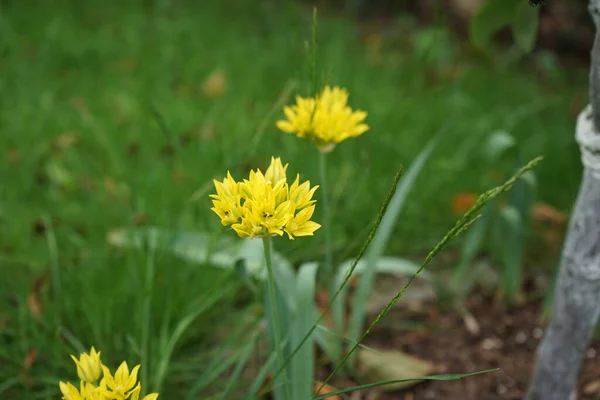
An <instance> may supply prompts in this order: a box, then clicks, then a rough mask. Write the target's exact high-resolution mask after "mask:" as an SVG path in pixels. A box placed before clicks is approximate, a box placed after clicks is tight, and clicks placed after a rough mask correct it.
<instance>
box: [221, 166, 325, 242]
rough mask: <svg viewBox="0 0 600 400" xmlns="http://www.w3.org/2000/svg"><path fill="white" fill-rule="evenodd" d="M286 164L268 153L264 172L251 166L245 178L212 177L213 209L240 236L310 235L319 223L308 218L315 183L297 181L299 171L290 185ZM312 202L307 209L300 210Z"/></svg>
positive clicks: (228, 174) (315, 188)
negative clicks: (219, 179)
mask: <svg viewBox="0 0 600 400" xmlns="http://www.w3.org/2000/svg"><path fill="white" fill-rule="evenodd" d="M287 167H288V164H285V165H284V164H283V163H282V162H281V159H280V158H279V157H277V158H275V157H271V164H270V165H269V167H268V168H267V170H266V172H265V174H263V173H262V172H261V171H260V170H258V169H257V170H256V171H254V170H253V171H250V174H249V176H248V179H244V180H243V182H235V181H234V180H233V178H231V174H230V173H229V172H228V173H227V178H225V179H224V180H223V182H219V181H217V180H215V181H214V183H215V188H216V190H217V194H216V195H214V194H213V195H210V197H211V198H212V199H213V205H214V207H213V208H212V210H213V211H214V212H215V213H216V214H217V215H218V216H219V218H220V219H221V223H222V224H223V225H225V226H227V225H231V228H232V229H233V230H234V231H235V232H236V233H237V234H238V236H240V237H243V238H256V237H265V236H273V235H279V236H282V235H283V233H284V232H287V233H288V237H289V238H290V239H293V238H294V235H296V236H307V235H312V234H313V232H314V231H315V230H317V229H318V228H319V227H320V225H319V224H317V223H315V222H312V221H309V220H310V218H311V217H312V214H313V211H314V205H313V204H314V203H315V202H316V200H312V196H313V194H314V193H315V190H317V188H318V186H315V187H313V188H311V187H310V182H308V181H307V182H304V183H302V184H300V176H299V175H298V176H297V177H296V181H295V182H294V183H293V184H292V186H291V187H290V186H289V185H288V183H287V177H286V171H287ZM233 188H235V189H233ZM232 199H234V200H232ZM231 204H233V205H231ZM311 206H312V208H311V209H310V212H303V211H304V210H306V209H307V208H310V207H311ZM224 210H226V211H228V212H227V213H226V212H224ZM232 214H233V215H235V218H233V217H232Z"/></svg>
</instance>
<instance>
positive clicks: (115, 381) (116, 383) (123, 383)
mask: <svg viewBox="0 0 600 400" xmlns="http://www.w3.org/2000/svg"><path fill="white" fill-rule="evenodd" d="M139 369H140V366H139V365H136V366H135V367H133V370H132V371H131V373H129V367H128V366H127V362H126V361H123V362H122V363H121V365H120V366H119V368H117V371H116V372H115V375H114V376H113V375H112V374H111V373H110V371H109V369H108V368H106V367H105V366H102V370H103V371H104V381H105V383H106V387H107V390H103V393H102V394H103V395H104V396H105V397H107V398H109V399H114V400H125V399H127V398H128V397H129V395H130V394H131V393H133V390H134V389H135V384H136V382H137V373H138V370H139Z"/></svg>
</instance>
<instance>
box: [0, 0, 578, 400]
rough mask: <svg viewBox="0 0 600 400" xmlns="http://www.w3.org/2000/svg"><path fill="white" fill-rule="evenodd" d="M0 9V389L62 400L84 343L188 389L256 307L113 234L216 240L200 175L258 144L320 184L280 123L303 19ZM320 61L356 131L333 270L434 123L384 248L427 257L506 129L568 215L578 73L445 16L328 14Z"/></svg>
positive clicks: (310, 245)
mask: <svg viewBox="0 0 600 400" xmlns="http://www.w3.org/2000/svg"><path fill="white" fill-rule="evenodd" d="M8 3H9V2H3V3H0V4H1V5H0V98H1V103H0V104H1V107H0V129H1V132H2V133H1V135H0V149H1V150H2V154H0V238H1V239H0V396H1V397H5V396H6V397H7V398H24V399H30V398H31V399H33V398H41V399H45V398H56V396H57V386H56V382H57V381H58V380H59V379H65V376H70V375H71V373H72V362H71V360H70V359H69V358H68V354H78V353H80V352H82V351H87V350H89V346H90V345H92V344H93V345H94V346H96V348H97V349H102V351H103V355H104V354H105V355H106V356H105V357H106V361H107V362H113V363H114V362H116V361H117V360H119V361H120V360H122V359H127V360H128V361H130V362H131V364H135V363H137V362H138V361H139V360H141V361H142V363H144V365H147V363H150V364H151V365H153V368H151V369H147V370H146V372H144V369H142V372H141V373H142V374H150V373H151V374H152V376H150V377H148V376H143V377H142V379H143V380H144V382H148V383H147V385H148V386H149V387H148V389H149V390H161V391H162V392H161V393H166V394H168V395H165V398H177V397H178V396H183V395H184V394H188V392H187V391H186V390H185V387H188V388H189V387H191V386H193V384H194V383H197V382H198V380H199V376H203V377H205V378H206V377H210V376H209V375H207V374H210V373H211V372H213V371H214V370H215V365H214V363H211V360H213V362H214V360H215V359H216V358H215V356H216V355H217V354H219V350H218V349H217V350H209V349H212V348H213V347H215V346H216V345H217V343H220V342H221V341H222V340H224V337H225V334H224V333H222V332H227V333H229V331H231V330H232V329H233V330H235V329H237V328H235V329H234V328H231V326H234V325H233V324H238V323H239V320H240V318H241V314H243V315H247V314H248V313H251V312H252V310H244V309H243V308H242V307H241V306H240V303H244V302H245V300H247V299H244V298H243V297H244V296H246V294H245V292H241V293H242V294H240V291H239V289H240V286H241V284H240V283H238V282H239V280H238V278H237V277H236V276H234V274H231V273H229V272H226V271H221V270H215V269H212V268H206V267H202V266H198V265H197V264H193V263H187V262H185V261H182V260H181V259H177V258H174V257H171V256H169V255H168V254H165V253H164V252H162V251H161V250H160V248H159V249H155V248H154V247H153V246H148V249H154V250H153V251H138V252H136V251H123V250H120V249H115V248H114V247H111V246H110V245H109V244H108V243H107V240H106V237H107V234H108V233H109V232H110V231H112V230H113V229H116V228H119V227H125V226H136V225H143V224H146V225H150V226H160V227H164V228H167V229H176V230H181V231H209V232H215V234H218V235H220V234H223V233H224V230H223V229H222V227H221V226H220V224H219V221H218V218H216V217H215V215H213V214H212V213H211V212H210V211H209V207H210V203H209V200H208V194H209V193H210V192H211V190H212V183H211V182H212V179H213V178H216V177H219V178H220V177H222V176H223V171H225V170H226V169H230V170H231V172H232V174H234V176H238V177H239V176H242V175H244V174H245V173H246V171H247V170H248V169H249V168H256V167H260V168H265V167H266V165H267V164H268V161H269V159H270V157H271V156H272V155H275V156H281V157H282V158H283V159H284V161H285V162H289V163H290V164H291V165H293V166H294V170H296V171H300V172H301V173H302V174H303V179H310V180H311V181H313V182H318V180H319V179H318V177H319V168H318V164H317V163H316V162H315V157H314V149H313V147H312V145H311V144H310V143H302V142H301V141H298V140H297V139H296V138H294V137H293V136H292V135H285V134H282V133H281V132H280V131H279V130H277V129H276V128H275V125H274V124H275V121H276V120H277V119H278V118H280V117H281V106H282V105H283V104H287V103H289V102H291V96H293V94H294V93H296V92H298V93H303V94H306V93H308V92H309V90H310V88H309V87H308V82H309V80H308V77H309V74H310V66H309V65H308V62H307V60H308V58H307V54H306V44H305V42H306V41H307V40H309V38H310V27H311V19H312V15H311V12H310V10H309V9H305V8H303V7H301V6H300V5H297V4H295V3H287V2H278V1H266V2H261V3H260V4H258V3H255V2H250V1H242V0H235V1H229V2H227V6H225V5H218V2H189V4H186V3H185V2H183V1H172V2H168V1H162V2H159V1H157V2H155V4H151V5H150V4H147V3H148V2H141V1H137V2H135V1H130V2H126V4H122V3H117V2H113V3H105V2H100V1H98V0H92V1H90V2H85V3H76V2H70V1H66V0H63V1H57V2H53V4H50V3H48V2H36V3H38V4H36V5H35V6H34V5H32V4H31V3H28V4H25V3H21V2H12V3H11V4H8ZM32 7H33V9H35V11H32ZM378 43H380V44H381V45H380V46H379V45H378ZM319 57H320V66H322V67H324V70H323V71H322V73H321V77H320V80H321V81H322V82H323V83H330V84H339V85H343V86H345V87H347V88H348V90H349V92H350V93H351V97H350V103H351V104H352V105H353V106H354V107H356V108H361V109H364V110H367V111H368V112H369V116H368V118H367V122H368V124H369V125H370V127H371V130H370V131H369V132H367V133H366V134H364V135H362V136H361V137H359V138H356V139H353V140H349V141H347V142H345V143H343V144H342V145H340V146H339V148H337V149H336V151H335V152H333V153H332V154H330V155H329V159H328V168H329V170H328V175H329V177H330V180H329V188H328V189H329V195H330V198H331V199H332V205H333V206H332V220H333V224H332V229H333V234H332V237H333V245H334V249H335V252H334V255H335V264H336V265H337V264H338V263H339V262H341V261H342V260H345V259H347V258H351V257H353V256H355V255H356V253H357V252H358V249H359V248H360V247H361V245H362V243H363V242H364V240H365V238H366V236H367V234H368V231H369V229H370V227H371V225H372V222H373V220H374V219H375V217H376V215H377V211H378V207H379V206H380V204H381V199H383V198H384V197H385V195H386V194H387V192H388V190H389V185H390V182H391V181H392V180H393V178H394V175H395V173H396V171H397V170H398V169H399V168H400V166H401V165H405V166H408V165H410V164H411V163H412V162H413V161H414V159H415V158H416V156H417V154H419V152H420V151H421V150H422V149H423V148H424V146H425V145H426V144H427V143H428V142H429V141H430V140H431V139H432V138H433V137H434V136H435V135H436V134H437V133H438V132H441V136H440V138H439V141H438V144H437V146H436V148H435V150H434V151H433V153H432V154H431V156H430V158H429V160H428V162H427V164H426V165H425V166H424V168H423V170H422V171H421V172H420V174H419V177H418V179H416V181H415V186H414V187H413V189H412V191H411V194H410V196H409V198H408V200H409V201H407V202H406V204H405V205H404V209H403V212H402V218H401V221H399V223H398V224H397V225H396V227H395V229H394V233H393V234H392V235H391V236H390V238H389V243H388V247H387V253H388V254H391V255H404V256H407V255H411V254H414V253H415V252H421V251H424V250H429V249H431V247H432V246H433V245H435V244H436V243H437V242H438V240H439V239H440V238H441V237H443V235H444V234H445V233H446V232H447V230H448V229H449V228H451V227H452V224H453V223H454V221H455V219H456V216H454V215H452V213H451V210H450V204H451V200H452V197H453V196H454V195H455V194H457V193H460V192H465V191H468V192H482V191H483V190H484V189H487V188H489V187H490V186H492V184H491V182H492V176H493V175H494V173H496V172H500V173H502V174H503V175H505V176H506V177H508V176H509V175H511V174H512V173H513V172H514V171H513V169H514V164H510V165H506V166H504V167H503V166H501V165H500V166H499V168H501V170H500V171H494V170H493V169H491V167H490V165H489V163H486V162H485V159H484V156H483V155H482V154H481V152H480V151H479V149H480V147H481V144H482V143H484V142H485V140H486V139H487V138H488V137H489V135H490V134H491V133H493V132H494V131H497V130H500V129H502V130H506V131H509V132H510V133H511V134H512V135H513V136H514V137H515V138H516V140H517V141H518V143H519V148H520V151H521V155H522V157H523V159H524V160H528V159H531V158H533V157H535V156H538V155H543V156H544V158H545V161H544V162H543V163H542V164H541V165H540V166H538V167H537V168H536V171H535V172H536V177H537V182H538V198H539V199H541V200H543V201H546V202H549V203H550V204H553V205H555V206H557V207H558V208H559V209H563V210H566V209H568V207H570V206H571V204H572V201H573V198H574V195H575V193H576V188H577V186H578V184H579V172H580V162H579V155H578V152H577V147H576V144H575V142H574V140H573V127H574V113H575V112H577V111H579V109H581V106H582V105H583V104H584V103H583V102H584V101H585V100H584V99H585V96H586V95H587V92H586V91H587V76H586V74H585V73H583V72H574V73H567V72H566V71H563V70H562V69H560V68H559V67H558V66H556V65H555V64H553V62H552V61H553V59H552V58H551V57H550V56H549V55H548V54H544V53H542V54H534V55H533V56H531V59H530V60H527V63H526V65H522V66H516V65H510V66H502V67H495V66H494V65H493V64H492V62H491V61H490V59H488V58H486V57H485V56H483V55H481V54H479V53H477V52H475V51H473V50H471V49H470V48H469V47H468V46H466V45H461V44H459V43H458V42H457V41H456V40H455V39H453V38H452V37H451V36H450V34H449V33H448V31H447V30H446V29H445V28H444V27H443V26H439V27H428V28H423V27H417V25H416V24H415V23H414V22H413V21H411V20H410V19H402V20H399V21H397V22H396V23H395V24H393V26H391V27H390V28H388V29H386V31H385V32H384V33H382V34H381V35H379V36H372V37H370V38H369V39H368V40H363V39H361V38H360V37H359V35H358V34H357V32H356V29H355V26H353V24H352V23H351V22H350V21H349V20H348V19H346V18H343V17H340V16H338V15H322V16H321V17H320V22H319ZM215 71H222V73H223V74H224V77H225V82H226V90H225V91H224V93H222V94H220V93H219V92H220V89H221V86H222V85H221V84H220V83H219V82H218V79H216V80H214V81H216V83H215V82H213V83H214V86H215V88H213V89H212V90H210V89H209V90H208V91H207V90H206V89H203V85H204V82H205V79H206V78H207V77H208V76H209V75H210V74H211V73H213V72H215ZM213 76H218V75H213ZM211 93H212V95H211ZM502 168H504V169H502ZM319 212H321V211H319V208H317V213H319ZM319 217H320V215H317V217H316V218H315V220H317V221H319ZM318 237H319V236H318V234H317V236H316V237H315V239H314V240H302V241H295V242H289V243H288V242H286V243H285V245H283V243H282V245H281V246H279V245H278V249H277V250H278V251H279V252H280V253H283V254H286V256H287V257H289V258H290V259H291V261H293V262H294V263H297V262H299V261H303V260H320V259H322V258H323V247H322V246H323V241H322V240H318V239H317V238H318ZM148 249H147V250H148ZM38 289H39V290H38ZM150 296H151V298H152V301H153V303H152V304H151V305H149V304H148V299H149V298H150ZM249 323H250V322H249ZM182 326H183V327H185V329H183V331H182ZM235 326H237V325H235ZM174 339H177V341H176V345H175V346H172V344H173V340H174ZM179 339H182V340H179ZM182 343H184V344H185V345H182ZM220 356H223V357H225V356H226V359H228V360H233V359H234V358H233V357H232V355H231V354H226V355H222V354H221V355H220ZM111 357H114V359H111ZM227 357H229V358H227ZM232 363H233V361H230V364H229V365H231V364H232ZM223 364H224V365H226V364H227V363H223ZM167 366H168V368H167ZM213 378H214V377H213ZM206 379H208V378H206ZM208 381H209V382H210V379H208Z"/></svg>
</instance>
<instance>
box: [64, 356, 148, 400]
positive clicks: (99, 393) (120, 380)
mask: <svg viewBox="0 0 600 400" xmlns="http://www.w3.org/2000/svg"><path fill="white" fill-rule="evenodd" d="M71 358H72V359H73V361H75V365H76V366H77V376H78V377H79V380H80V382H79V389H77V387H75V386H74V385H73V384H71V383H64V382H59V384H58V386H59V388H60V391H61V393H62V395H63V397H62V398H63V400H138V399H139V397H140V391H141V390H142V386H141V384H140V382H138V381H137V373H138V370H139V369H140V366H139V365H137V366H135V367H134V368H133V370H132V371H131V372H129V367H128V366H127V363H126V362H125V361H123V363H122V364H121V365H120V366H119V368H117V371H116V372H115V374H114V375H112V374H111V372H110V370H109V369H108V368H107V367H106V366H105V365H104V364H102V361H101V360H100V352H96V349H94V347H92V349H91V351H90V353H89V354H88V353H81V355H80V356H79V359H77V358H75V356H71ZM101 376H102V379H101ZM136 383H137V384H136ZM157 398H158V393H151V394H149V395H146V396H144V398H143V399H142V400H156V399H157Z"/></svg>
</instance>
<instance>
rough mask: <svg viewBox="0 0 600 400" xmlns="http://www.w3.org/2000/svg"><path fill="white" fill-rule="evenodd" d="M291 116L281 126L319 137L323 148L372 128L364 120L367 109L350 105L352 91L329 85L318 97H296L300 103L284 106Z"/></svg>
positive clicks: (310, 136)
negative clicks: (357, 108) (358, 108)
mask: <svg viewBox="0 0 600 400" xmlns="http://www.w3.org/2000/svg"><path fill="white" fill-rule="evenodd" d="M283 112H284V113H285V116H286V117H287V120H281V121H277V127H278V128H279V129H281V130H282V131H284V132H287V133H293V134H295V135H297V136H298V137H300V138H308V139H312V140H314V141H315V143H316V144H317V146H319V148H321V149H325V148H331V147H333V146H335V144H336V143H340V142H341V141H343V140H345V139H348V138H350V137H354V136H359V135H361V134H363V133H365V132H366V131H367V130H369V126H368V125H366V124H364V123H363V121H364V119H365V118H366V117H367V113H366V112H365V111H361V110H357V111H352V109H351V108H350V107H349V106H348V91H347V90H346V89H343V88H339V87H337V86H336V87H334V88H333V89H332V88H331V87H329V86H326V87H325V88H324V89H323V91H322V92H321V93H320V94H319V95H318V96H317V97H316V98H313V97H308V98H304V97H300V96H297V97H296V104H295V105H293V106H287V107H284V109H283Z"/></svg>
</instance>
